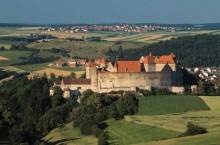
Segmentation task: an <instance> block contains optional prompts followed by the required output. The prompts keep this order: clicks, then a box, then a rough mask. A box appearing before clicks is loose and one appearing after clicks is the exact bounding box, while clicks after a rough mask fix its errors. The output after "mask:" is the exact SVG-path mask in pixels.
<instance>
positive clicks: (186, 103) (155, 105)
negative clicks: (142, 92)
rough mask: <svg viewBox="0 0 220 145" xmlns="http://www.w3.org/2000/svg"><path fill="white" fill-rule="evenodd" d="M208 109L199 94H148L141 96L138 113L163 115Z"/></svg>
mask: <svg viewBox="0 0 220 145" xmlns="http://www.w3.org/2000/svg"><path fill="white" fill-rule="evenodd" d="M208 109H209V107H208V106H207V105H206V104H205V102H204V101H203V100H202V99H201V98H199V97H198V96H192V95H168V96H148V97H142V98H140V100H139V111H138V115H161V114H171V113H181V112H187V111H201V110H208Z"/></svg>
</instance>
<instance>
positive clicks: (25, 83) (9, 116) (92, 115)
mask: <svg viewBox="0 0 220 145" xmlns="http://www.w3.org/2000/svg"><path fill="white" fill-rule="evenodd" d="M50 87H51V83H50V80H48V79H47V77H46V76H43V77H41V78H39V79H34V80H28V79H27V78H26V77H24V76H21V77H17V78H14V79H13V80H11V81H8V82H5V83H3V84H0V96H1V97H0V136H1V137H2V136H3V137H4V136H5V137H7V138H8V140H9V142H10V144H12V145H17V144H20V143H28V144H39V143H40V142H43V141H41V138H42V137H43V136H45V135H46V134H47V133H49V131H51V130H52V129H54V128H56V127H62V126H63V125H64V124H65V123H68V122H73V127H79V128H80V130H81V133H82V134H83V135H95V136H96V137H97V138H99V144H102V145H103V144H105V143H106V140H107V135H106V134H105V133H104V132H103V129H104V128H105V126H106V125H105V124H102V121H104V120H106V119H109V118H123V116H124V115H127V114H130V115H132V114H134V113H136V112H137V110H138V99H137V98H136V96H135V95H134V94H127V95H124V96H123V97H121V98H118V97H111V96H106V95H105V94H99V93H95V92H92V91H91V90H87V91H85V92H83V99H82V100H81V104H79V103H78V102H77V101H76V98H70V99H64V98H63V96H62V95H63V91H62V90H61V89H60V87H54V95H52V96H51V95H50V93H49V88H50ZM44 144H47V143H46V142H44Z"/></svg>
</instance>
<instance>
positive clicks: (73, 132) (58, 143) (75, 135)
mask: <svg viewBox="0 0 220 145" xmlns="http://www.w3.org/2000/svg"><path fill="white" fill-rule="evenodd" d="M43 140H44V141H46V142H48V143H53V144H55V145H63V144H65V145H97V144H98V140H97V138H96V137H95V136H83V135H81V133H80V130H79V129H78V128H73V125H72V123H68V124H66V125H65V126H64V127H60V128H56V129H54V130H52V131H51V132H50V133H49V134H48V135H46V136H45V137H44V138H43Z"/></svg>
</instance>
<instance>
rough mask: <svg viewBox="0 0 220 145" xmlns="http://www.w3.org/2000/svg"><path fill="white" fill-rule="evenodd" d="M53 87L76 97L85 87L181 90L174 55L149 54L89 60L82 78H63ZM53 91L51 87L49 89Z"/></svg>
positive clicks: (93, 88) (108, 89) (180, 76)
mask: <svg viewBox="0 0 220 145" xmlns="http://www.w3.org/2000/svg"><path fill="white" fill-rule="evenodd" d="M54 86H60V87H61V89H62V90H63V91H64V97H65V98H68V97H70V96H78V95H79V93H82V92H83V91H85V90H87V89H91V90H93V91H95V92H99V93H106V92H110V91H118V90H124V91H136V90H137V89H146V90H151V88H152V87H157V88H168V89H169V90H170V91H172V92H176V93H181V92H183V91H184V87H183V80H182V71H181V69H180V68H179V66H178V62H177V60H176V56H175V55H174V54H173V53H171V54H170V55H162V56H153V55H152V54H151V53H150V54H149V55H147V56H146V57H143V56H142V57H141V58H140V60H139V61H116V62H115V63H112V62H109V63H107V61H106V60H105V58H102V59H99V60H98V61H97V60H96V61H94V63H93V62H91V61H89V62H88V63H87V66H86V78H63V79H62V80H61V81H56V82H55V83H54ZM51 94H53V90H51Z"/></svg>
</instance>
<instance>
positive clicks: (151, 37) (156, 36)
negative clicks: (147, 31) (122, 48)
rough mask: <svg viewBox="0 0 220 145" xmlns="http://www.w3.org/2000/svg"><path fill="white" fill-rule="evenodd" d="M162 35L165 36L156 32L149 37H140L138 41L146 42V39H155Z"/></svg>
mask: <svg viewBox="0 0 220 145" xmlns="http://www.w3.org/2000/svg"><path fill="white" fill-rule="evenodd" d="M162 36H163V34H155V35H151V36H150V37H147V38H143V39H139V40H138V42H144V41H148V40H154V39H158V38H161V37H162Z"/></svg>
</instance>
